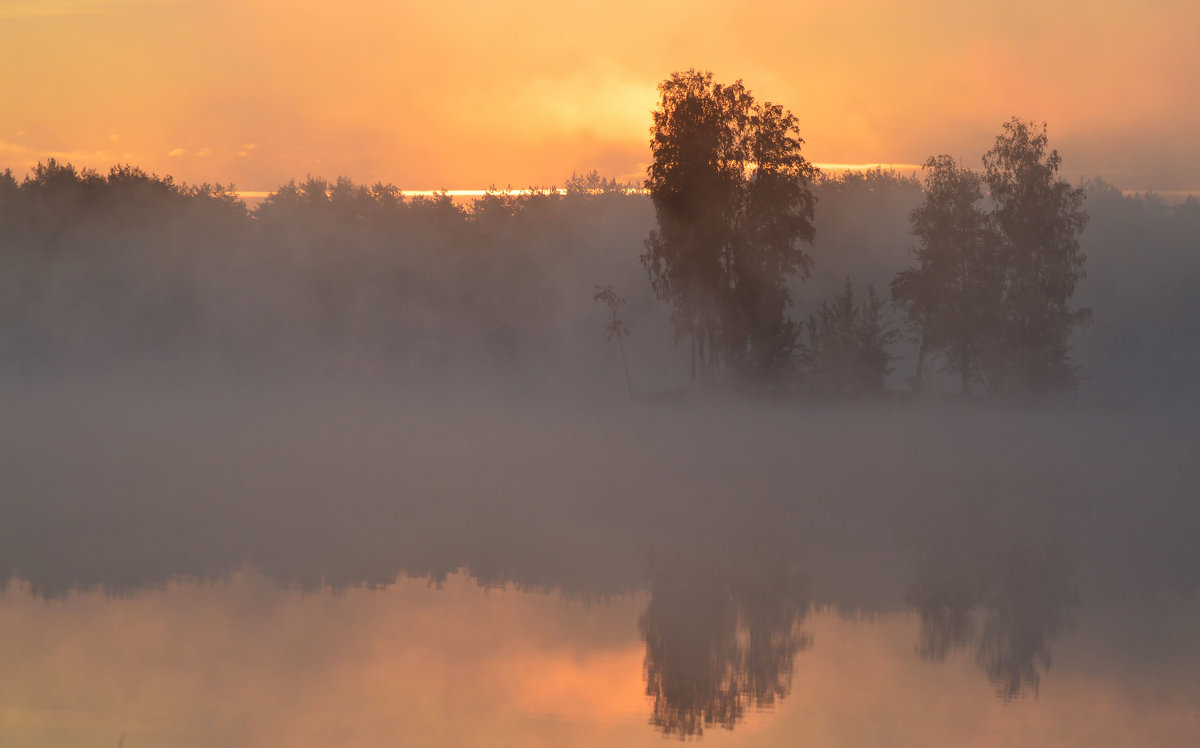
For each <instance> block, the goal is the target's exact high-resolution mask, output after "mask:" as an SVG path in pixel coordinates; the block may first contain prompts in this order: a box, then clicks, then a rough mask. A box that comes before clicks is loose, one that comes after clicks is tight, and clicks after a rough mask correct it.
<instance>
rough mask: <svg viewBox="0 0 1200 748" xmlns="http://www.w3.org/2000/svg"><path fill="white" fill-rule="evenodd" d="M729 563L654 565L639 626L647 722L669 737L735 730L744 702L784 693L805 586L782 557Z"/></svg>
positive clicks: (799, 639)
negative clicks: (649, 704)
mask: <svg viewBox="0 0 1200 748" xmlns="http://www.w3.org/2000/svg"><path fill="white" fill-rule="evenodd" d="M728 558H729V559H736V560H730V561H728V562H727V563H719V562H716V561H713V560H712V559H711V558H709V559H705V560H702V561H698V560H696V559H692V560H691V561H690V562H689V561H686V560H683V559H681V558H674V559H672V560H670V561H668V562H660V563H656V564H655V565H654V568H653V570H652V576H653V580H652V586H651V597H650V603H649V605H648V606H647V608H646V611H645V612H644V613H643V614H642V617H641V620H640V623H639V625H640V628H641V633H642V636H643V638H644V639H645V641H646V658H645V677H646V694H647V695H648V696H651V697H653V699H654V710H653V713H652V714H651V716H650V722H651V724H653V725H654V726H655V727H657V728H658V729H660V730H662V731H663V732H664V733H666V734H668V735H678V736H679V737H688V736H693V735H700V734H702V733H703V732H704V729H705V728H706V727H712V726H714V725H717V726H720V727H723V728H726V729H733V727H734V725H736V724H737V722H738V721H739V720H740V719H741V718H742V717H743V715H744V714H745V711H746V709H747V708H749V707H752V708H756V709H765V708H770V707H771V706H773V705H774V703H775V700H776V699H782V698H783V697H784V696H786V695H787V694H788V693H789V692H790V690H791V683H792V667H793V660H794V658H795V655H796V653H797V652H799V651H801V650H803V649H806V648H808V646H809V645H810V644H811V641H812V640H811V637H810V636H809V635H808V634H805V633H803V632H801V631H800V623H801V621H802V620H803V619H804V616H805V615H806V614H807V612H808V609H809V599H808V585H807V582H806V580H805V578H804V576H803V574H801V573H800V572H799V571H798V570H797V569H795V568H794V567H793V566H792V565H790V564H789V563H788V562H787V559H786V558H784V557H781V556H776V557H773V558H769V559H765V558H761V557H760V556H759V555H758V554H746V553H744V552H742V553H737V554H733V553H731V554H729V556H728Z"/></svg>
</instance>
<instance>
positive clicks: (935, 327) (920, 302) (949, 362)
mask: <svg viewBox="0 0 1200 748" xmlns="http://www.w3.org/2000/svg"><path fill="white" fill-rule="evenodd" d="M924 169H926V170H927V173H926V178H925V200H924V202H923V203H922V204H921V205H920V206H919V207H917V208H916V209H914V210H913V212H912V215H911V221H912V233H913V235H914V236H915V237H916V239H917V246H916V248H915V249H914V250H913V254H914V259H915V260H916V264H915V266H914V267H911V268H908V269H906V270H903V271H901V272H900V273H899V274H898V275H897V276H896V278H895V280H893V281H892V298H893V299H894V300H895V301H896V303H897V304H898V305H899V306H900V308H901V309H902V310H903V313H904V321H905V323H906V324H907V325H908V326H909V328H910V329H912V330H914V331H915V333H916V336H915V337H916V340H915V341H914V342H916V344H917V348H918V354H917V372H916V377H915V386H916V387H918V388H920V387H921V385H922V382H923V379H924V363H925V360H926V357H927V356H928V355H930V354H941V355H942V356H943V357H944V360H945V365H946V368H947V369H948V370H950V371H952V372H955V373H956V374H957V375H958V376H959V380H960V382H961V387H962V391H963V394H966V393H968V392H969V390H970V384H971V381H973V380H974V379H977V378H979V377H980V376H982V372H981V371H980V366H981V359H982V357H983V354H984V349H985V348H986V347H987V346H988V344H989V341H990V340H991V339H992V338H993V337H994V335H995V333H996V331H997V325H998V323H999V321H1000V320H999V318H998V315H999V305H1000V296H1001V288H1002V287H1001V282H1002V275H1001V268H1000V266H999V263H998V260H999V256H998V249H999V242H998V237H997V234H996V231H995V228H994V227H995V224H994V222H993V220H992V218H991V216H990V214H989V213H988V212H987V211H985V210H984V209H983V207H982V206H981V202H982V200H983V180H982V178H981V177H980V176H979V175H978V174H976V173H975V172H972V171H970V170H968V169H966V168H963V167H961V166H959V164H958V163H957V162H956V161H955V160H954V159H953V158H952V157H950V156H937V157H931V158H930V159H929V160H928V161H927V162H926V163H925V165H924Z"/></svg>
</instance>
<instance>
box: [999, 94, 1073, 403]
mask: <svg viewBox="0 0 1200 748" xmlns="http://www.w3.org/2000/svg"><path fill="white" fill-rule="evenodd" d="M1047 143H1048V141H1047V137H1046V126H1045V125H1044V124H1043V125H1042V127H1041V131H1040V132H1039V131H1038V130H1037V129H1036V127H1035V126H1034V125H1033V124H1031V123H1025V122H1021V121H1020V120H1018V119H1016V118H1014V119H1012V120H1010V121H1009V122H1006V123H1005V124H1004V132H1003V133H1002V134H1001V135H999V136H997V138H996V143H995V145H994V146H993V147H992V149H991V150H990V151H988V152H987V153H985V154H984V156H983V168H984V181H985V183H986V184H987V186H988V191H989V193H990V195H991V199H992V202H993V203H994V205H995V209H994V219H995V221H996V226H997V228H998V230H999V232H1000V237H1001V240H1002V244H1001V250H1000V251H1001V253H1002V257H1003V270H1004V298H1003V310H1002V312H1003V317H1004V319H1003V328H1002V335H1001V338H1000V341H999V345H998V348H997V354H998V355H997V356H996V358H995V360H993V361H992V362H990V365H989V366H990V376H989V383H988V384H989V386H990V387H991V388H992V389H993V390H997V391H1004V392H1010V393H1016V394H1024V395H1032V396H1035V397H1036V396H1040V395H1044V394H1047V393H1050V392H1055V391H1061V390H1066V389H1070V388H1072V387H1074V386H1075V384H1076V383H1077V380H1078V377H1077V372H1076V369H1075V367H1074V366H1072V365H1071V362H1070V356H1069V354H1070V344H1069V338H1070V335H1071V333H1072V332H1073V331H1074V330H1075V328H1077V327H1080V326H1082V325H1084V324H1086V323H1087V322H1088V321H1089V320H1090V319H1091V310H1090V309H1071V308H1070V306H1069V304H1070V300H1071V296H1072V294H1074V293H1075V287H1076V285H1077V284H1078V283H1079V281H1080V280H1082V279H1083V278H1084V277H1085V272H1084V262H1085V260H1086V256H1085V255H1084V253H1083V251H1082V249H1081V248H1080V246H1079V235H1080V234H1081V233H1082V232H1083V229H1084V226H1085V225H1087V220H1088V215H1087V211H1085V210H1084V208H1083V201H1084V191H1083V189H1082V188H1078V187H1072V186H1071V185H1070V184H1069V183H1067V182H1066V181H1065V180H1062V179H1060V178H1059V176H1058V169H1059V166H1060V164H1061V163H1062V158H1061V157H1060V156H1059V155H1058V151H1056V150H1051V151H1047Z"/></svg>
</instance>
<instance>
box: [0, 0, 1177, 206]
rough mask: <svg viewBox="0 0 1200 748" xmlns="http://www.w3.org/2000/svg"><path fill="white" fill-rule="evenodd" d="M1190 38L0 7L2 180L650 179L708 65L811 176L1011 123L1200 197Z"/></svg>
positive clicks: (440, 182) (842, 19)
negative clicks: (145, 174) (784, 116)
mask: <svg viewBox="0 0 1200 748" xmlns="http://www.w3.org/2000/svg"><path fill="white" fill-rule="evenodd" d="M1198 29H1200V3H1196V2H1195V1H1194V0H1119V1H1118V0H1090V1H1088V2H1075V1H1074V0H1063V1H1062V2H1054V3H1046V2H1044V0H1038V1H1034V2H1029V1H1027V0H1004V1H1002V2H1001V1H997V0H979V1H978V2H970V3H963V2H960V1H956V2H940V1H938V2H935V1H933V0H904V1H903V2H890V1H889V0H883V1H881V2H861V1H860V2H848V1H847V0H814V1H812V2H766V1H763V2H752V1H746V0H743V1H742V2H715V1H714V2H705V1H703V0H687V1H681V2H675V1H673V0H669V1H666V2H654V3H647V2H645V1H644V0H638V1H637V2H627V1H626V0H605V1H604V2H570V1H568V0H553V1H550V0H528V1H527V2H495V0H492V1H490V2H475V1H474V0H460V1H459V2H455V3H430V2H409V1H408V0H346V1H345V2H340V3H330V2H315V1H313V0H286V1H284V0H0V48H2V49H4V50H5V53H6V58H7V62H6V64H4V65H2V66H0V91H3V92H4V95H3V104H2V105H0V169H3V168H6V167H7V168H11V169H12V170H13V173H14V175H15V176H17V178H18V179H19V178H21V177H22V176H23V175H24V174H25V173H26V172H27V171H28V170H29V168H30V167H31V166H32V165H33V164H36V163H37V162H38V161H39V160H45V159H47V158H50V157H55V158H58V159H60V160H67V161H71V162H73V163H75V164H76V165H79V166H86V167H91V168H97V169H100V170H102V171H104V170H107V168H108V167H109V166H111V165H112V164H114V163H132V164H134V165H137V166H140V167H142V168H144V169H146V170H147V171H152V172H156V173H159V174H170V175H173V176H174V177H175V178H176V179H178V180H183V181H187V182H191V183H197V182H221V183H225V184H229V183H233V184H235V185H236V186H237V187H238V188H240V189H242V190H247V191H252V190H272V189H274V188H276V187H278V186H279V185H280V184H283V183H285V182H286V181H288V180H289V179H292V178H297V179H303V178H304V177H305V176H306V175H308V174H312V175H319V176H324V177H326V178H333V177H336V176H342V175H344V176H348V177H350V178H351V179H353V180H354V181H356V182H360V183H373V182H375V181H384V182H390V183H393V184H396V185H397V186H399V187H401V188H404V189H412V190H421V189H440V188H448V189H472V188H474V189H478V188H482V187H487V186H490V185H496V186H499V187H507V186H511V187H516V188H521V187H528V186H550V185H554V184H561V183H562V182H563V181H564V180H565V179H566V178H567V177H568V176H570V174H571V173H572V172H585V171H590V170H592V169H595V170H597V171H599V172H600V173H601V174H602V175H604V176H609V177H616V178H618V179H621V180H626V179H638V180H640V179H641V178H642V176H643V175H644V170H645V166H646V162H647V161H648V159H649V146H648V141H649V127H650V113H651V111H652V109H653V108H654V106H655V104H656V102H657V92H656V86H657V85H658V83H659V81H661V80H662V79H663V78H665V77H667V76H668V75H669V74H670V73H671V72H672V71H676V70H684V69H687V68H691V67H694V68H698V69H703V70H711V71H712V72H713V73H714V75H715V77H716V78H717V79H718V80H720V81H725V82H731V81H733V80H735V79H739V78H740V79H742V80H743V81H744V82H745V84H746V86H747V87H748V88H749V89H750V90H751V91H752V92H753V93H754V94H755V95H756V97H757V98H759V99H760V100H761V99H765V100H770V101H774V102H778V103H780V104H783V105H784V106H786V107H788V108H789V109H791V110H792V111H793V112H795V113H796V115H797V117H798V118H799V121H800V123H801V135H802V137H804V139H805V141H806V145H805V150H806V154H807V156H808V158H809V159H810V160H811V161H813V162H815V163H818V164H864V163H885V164H899V165H912V164H919V163H921V162H923V161H924V160H925V159H927V158H928V157H930V156H931V155H934V154H940V153H948V154H950V155H953V156H956V157H958V158H960V159H962V160H963V161H964V162H966V163H967V164H968V165H976V166H977V165H978V163H979V157H980V155H981V154H982V153H983V152H984V151H986V150H987V149H988V148H989V147H990V146H991V143H992V141H993V140H994V138H995V136H996V134H997V133H999V132H1000V129H1001V125H1002V124H1003V123H1004V122H1005V121H1007V120H1008V119H1010V118H1011V117H1013V116H1017V117H1020V118H1022V119H1025V120H1032V121H1036V122H1046V123H1047V125H1048V128H1049V136H1050V143H1051V145H1052V147H1055V148H1057V149H1058V150H1059V152H1060V154H1061V155H1062V157H1063V167H1062V168H1063V173H1064V175H1065V176H1067V177H1068V178H1069V179H1072V181H1075V180H1078V179H1081V178H1087V177H1096V176H1098V177H1102V178H1104V179H1106V180H1108V181H1110V182H1112V183H1114V184H1116V185H1117V186H1118V187H1121V188H1123V189H1127V190H1149V189H1153V190H1157V191H1160V192H1172V191H1180V190H1200V93H1198V92H1197V88H1196V81H1198V80H1200V54H1197V53H1196V52H1195V51H1194V44H1195V36H1196V32H1197V30H1198ZM901 168H902V169H911V168H912V167H911V166H902V167H901Z"/></svg>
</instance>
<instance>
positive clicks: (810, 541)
mask: <svg viewBox="0 0 1200 748" xmlns="http://www.w3.org/2000/svg"><path fill="white" fill-rule="evenodd" d="M20 394H21V397H11V398H9V399H8V400H7V401H5V403H4V405H3V411H4V412H3V414H2V415H3V416H4V419H5V422H6V424H8V426H7V428H6V430H5V431H4V434H3V437H2V443H0V473H2V474H3V475H5V476H6V479H5V482H6V487H5V490H4V495H3V497H2V500H0V576H3V578H4V579H6V580H7V584H6V586H5V587H4V589H3V591H2V592H0V632H2V634H3V635H2V636H0V663H3V668H2V669H0V744H2V745H35V746H38V745H64V746H73V745H88V746H92V745H113V746H116V745H124V746H127V747H133V746H173V745H179V746H196V745H201V746H206V745H220V746H277V745H298V746H303V745H352V746H353V745H363V746H373V745H381V744H397V743H399V744H414V745H564V744H566V745H576V744H577V745H614V744H631V745H636V744H651V745H662V744H663V740H664V736H672V737H674V736H680V737H685V736H693V737H699V738H700V739H701V740H703V741H704V742H705V743H711V744H713V745H720V744H727V743H735V744H753V745H795V744H806V743H808V744H818V745H851V746H855V745H962V744H973V745H1194V744H1196V743H1197V741H1200V643H1197V637H1196V631H1197V630H1200V595H1197V591H1198V588H1200V551H1198V550H1197V548H1198V546H1200V543H1197V542H1196V540H1195V539H1196V538H1197V537H1198V536H1200V532H1198V531H1200V507H1198V503H1200V502H1198V499H1197V486H1198V485H1200V467H1198V464H1197V463H1198V460H1197V457H1198V456H1200V455H1198V454H1197V452H1198V450H1197V444H1198V442H1197V438H1196V433H1197V431H1196V427H1195V425H1194V424H1195V423H1196V420H1195V418H1194V414H1193V413H1191V412H1173V413H1149V412H1139V411H1136V410H1132V409H1121V410H1111V409H1110V410H1103V411H1100V410H1089V409H1072V410H1066V411H1054V412H1040V413H1039V412H1032V411H1017V412H1014V411H1000V410H987V409H969V410H968V409H955V408H946V407H937V406H930V407H928V408H911V407H907V408H899V407H894V406H882V405H881V406H878V407H876V408H874V409H871V410H869V411H859V410H853V411H852V410H848V409H842V410H839V409H830V410H821V411H811V410H804V409H799V408H795V407H792V406H782V405H778V404H774V405H772V404H769V403H762V404H752V405H745V404H741V405H732V404H720V403H704V404H693V403H689V404H686V405H681V404H645V403H643V404H639V405H636V406H632V405H627V404H618V405H609V406H607V407H593V406H587V407H584V406H580V405H578V404H577V403H575V404H564V403H558V404H556V405H555V407H551V406H550V405H548V404H545V403H539V404H536V405H533V404H531V403H520V402H508V403H505V404H503V405H499V404H496V403H494V402H492V403H489V402H487V401H482V400H481V401H475V402H470V403H468V402H463V401H449V400H447V401H445V402H442V403H440V404H438V405H437V406H434V405H428V404H427V405H419V406H418V405H413V404H411V403H409V402H407V401H406V399H405V397H404V396H403V393H382V392H381V393H375V395H374V396H372V397H367V396H364V395H362V394H356V395H354V396H350V395H346V394H344V393H337V392H334V391H328V390H309V391H303V392H301V391H288V392H283V393H279V392H276V393H272V394H271V395H270V396H269V397H268V396H266V395H264V393H263V392H255V391H250V390H247V389H241V390H228V391H221V392H217V391H207V392H200V393H197V392H196V391H194V390H188V391H187V392H186V393H181V392H178V391H176V392H171V391H165V390H156V391H155V392H154V394H147V393H146V392H145V391H137V390H136V389H135V388H112V389H107V390H105V391H104V392H102V393H98V392H85V391H81V390H79V389H78V388H74V389H70V390H61V389H60V390H49V389H39V390H27V391H23V392H21V393H20Z"/></svg>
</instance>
